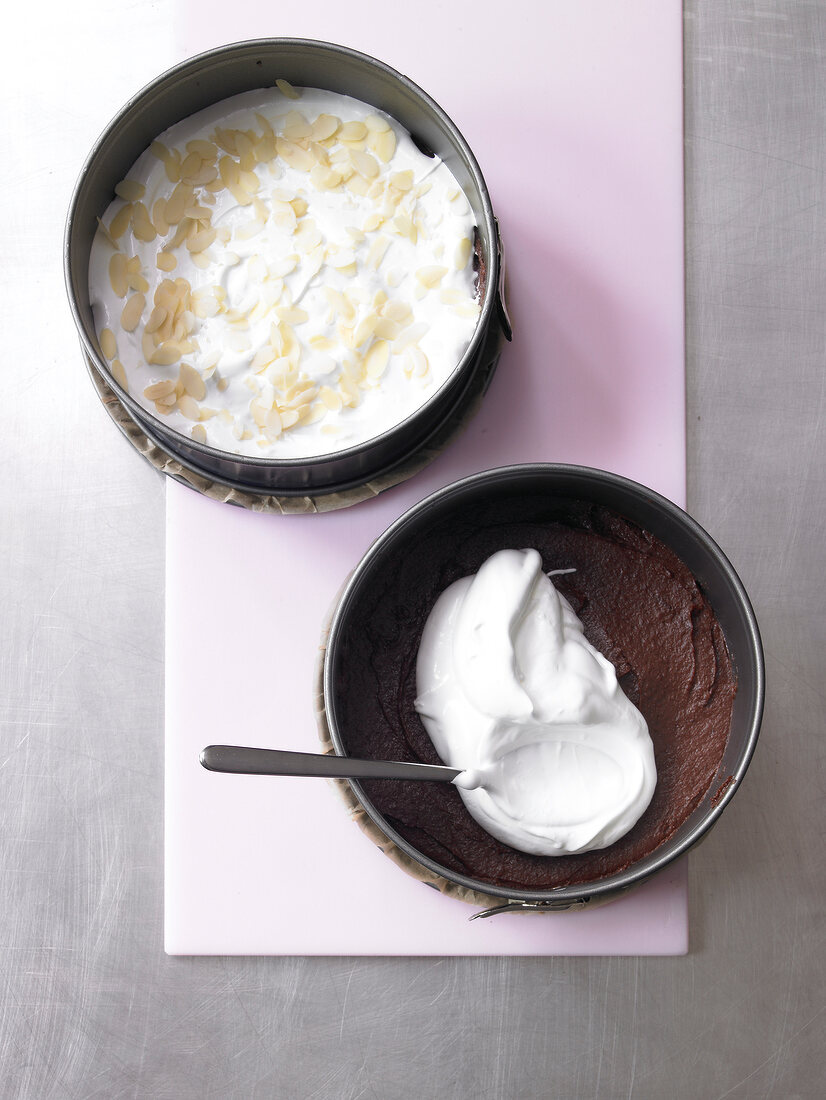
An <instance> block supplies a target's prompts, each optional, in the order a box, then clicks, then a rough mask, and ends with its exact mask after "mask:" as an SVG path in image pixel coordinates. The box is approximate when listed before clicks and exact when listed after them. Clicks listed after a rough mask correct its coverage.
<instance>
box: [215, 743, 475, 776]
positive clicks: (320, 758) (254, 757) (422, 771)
mask: <svg viewBox="0 0 826 1100" xmlns="http://www.w3.org/2000/svg"><path fill="white" fill-rule="evenodd" d="M200 759H201V764H202V766H203V767H205V768H206V769H207V771H211V772H230V773H232V774H233V775H305V776H317V777H320V778H326V779H416V780H420V781H424V782H425V783H428V782H429V783H452V782H453V780H454V779H455V778H456V776H457V775H461V774H462V773H461V772H460V771H457V770H456V768H446V767H440V766H439V765H437V764H410V763H408V762H407V761H405V760H357V759H356V758H355V757H353V756H325V755H324V754H323V753H320V752H288V751H287V750H286V749H256V748H249V747H247V746H245V745H207V747H206V748H205V749H203V750H202V752H201V757H200Z"/></svg>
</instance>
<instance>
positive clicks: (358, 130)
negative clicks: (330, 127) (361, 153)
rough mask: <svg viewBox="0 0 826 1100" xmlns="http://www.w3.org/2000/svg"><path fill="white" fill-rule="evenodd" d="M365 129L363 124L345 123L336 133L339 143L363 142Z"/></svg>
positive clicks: (365, 134) (365, 135) (355, 122)
mask: <svg viewBox="0 0 826 1100" xmlns="http://www.w3.org/2000/svg"><path fill="white" fill-rule="evenodd" d="M366 137H367V127H366V126H365V124H364V123H363V122H357V121H353V122H345V123H344V125H343V126H342V127H341V129H340V130H339V132H338V139H339V141H364V139H365V138H366Z"/></svg>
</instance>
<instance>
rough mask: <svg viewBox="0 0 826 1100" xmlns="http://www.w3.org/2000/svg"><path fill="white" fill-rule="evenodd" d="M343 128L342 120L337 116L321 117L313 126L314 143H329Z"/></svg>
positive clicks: (311, 133)
mask: <svg viewBox="0 0 826 1100" xmlns="http://www.w3.org/2000/svg"><path fill="white" fill-rule="evenodd" d="M340 126H341V119H339V118H336V116H335V115H324V114H322V115H319V116H318V118H317V119H316V120H315V122H314V123H313V125H312V128H311V131H310V136H311V137H312V139H313V141H319V142H320V141H327V140H328V139H329V138H331V137H332V136H333V135H334V134H335V133H336V132H337V131H338V128H339V127H340Z"/></svg>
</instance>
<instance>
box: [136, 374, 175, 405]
mask: <svg viewBox="0 0 826 1100" xmlns="http://www.w3.org/2000/svg"><path fill="white" fill-rule="evenodd" d="M174 393H175V383H174V382H173V381H172V379H171V378H162V379H161V380H160V382H153V383H152V385H151V386H147V387H146V389H145V390H144V391H143V396H144V397H145V398H146V399H147V401H160V400H161V399H162V398H164V397H169V395H170V394H174Z"/></svg>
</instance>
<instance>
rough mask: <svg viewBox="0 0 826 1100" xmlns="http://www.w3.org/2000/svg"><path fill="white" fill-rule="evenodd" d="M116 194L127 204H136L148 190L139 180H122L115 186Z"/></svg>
mask: <svg viewBox="0 0 826 1100" xmlns="http://www.w3.org/2000/svg"><path fill="white" fill-rule="evenodd" d="M115 194H116V195H117V196H118V198H121V199H125V200H126V202H136V201H137V200H138V199H142V198H143V196H144V195H145V194H146V188H145V187H144V185H143V184H142V183H138V181H137V180H121V181H120V183H116V184H115Z"/></svg>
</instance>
